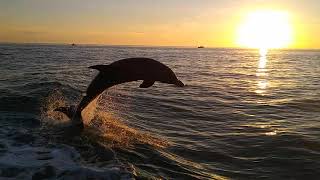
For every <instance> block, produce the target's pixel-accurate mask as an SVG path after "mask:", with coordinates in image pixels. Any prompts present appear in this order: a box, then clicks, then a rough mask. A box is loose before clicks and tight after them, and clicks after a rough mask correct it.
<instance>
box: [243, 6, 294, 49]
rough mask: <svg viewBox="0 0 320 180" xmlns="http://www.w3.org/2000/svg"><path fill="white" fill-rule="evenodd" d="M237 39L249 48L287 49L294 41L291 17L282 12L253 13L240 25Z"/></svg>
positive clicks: (265, 11)
mask: <svg viewBox="0 0 320 180" xmlns="http://www.w3.org/2000/svg"><path fill="white" fill-rule="evenodd" d="M237 38H238V43H239V44H240V45H241V46H245V47H249V48H259V49H264V50H267V49H269V48H284V47H287V46H288V45H289V44H290V43H291V41H292V29H291V26H290V23H289V16H288V14H287V13H285V12H281V11H270V10H264V11H255V12H252V13H250V14H248V16H247V17H246V19H245V20H244V22H243V23H242V24H241V25H240V27H239V29H238V37H237Z"/></svg>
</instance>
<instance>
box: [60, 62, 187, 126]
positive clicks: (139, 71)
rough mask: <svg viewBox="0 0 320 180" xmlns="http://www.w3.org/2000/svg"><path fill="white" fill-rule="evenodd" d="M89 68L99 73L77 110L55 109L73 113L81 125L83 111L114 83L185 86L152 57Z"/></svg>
mask: <svg viewBox="0 0 320 180" xmlns="http://www.w3.org/2000/svg"><path fill="white" fill-rule="evenodd" d="M89 68H91V69H96V70H98V71H99V74H98V75H97V76H96V77H95V78H94V79H93V80H92V82H91V83H90V84H89V86H88V88H87V91H86V96H84V97H83V98H82V100H81V102H80V103H79V105H78V106H77V108H76V110H74V108H70V107H69V108H63V107H62V108H61V107H60V109H59V108H57V109H55V111H60V112H63V113H65V114H66V115H67V116H68V117H71V115H72V114H73V116H72V118H70V119H72V121H73V122H76V124H77V125H78V126H81V127H83V122H82V118H81V111H82V110H83V109H84V108H85V107H86V106H87V105H88V104H89V103H90V102H92V101H93V100H94V99H95V98H97V97H98V96H99V95H100V94H101V93H103V91H105V90H106V89H108V88H110V87H112V86H114V85H117V84H122V83H126V82H131V81H137V80H143V82H142V84H140V86H139V87H140V88H148V87H151V86H152V85H153V84H154V83H155V81H159V82H162V83H167V84H174V85H176V86H178V87H183V86H184V84H183V83H182V82H181V81H180V80H178V78H177V77H176V75H175V74H174V72H173V71H172V70H171V69H170V68H169V67H168V66H166V65H164V64H162V63H160V62H158V61H156V60H153V59H150V58H127V59H122V60H119V61H115V62H113V63H111V64H109V65H95V66H90V67H89Z"/></svg>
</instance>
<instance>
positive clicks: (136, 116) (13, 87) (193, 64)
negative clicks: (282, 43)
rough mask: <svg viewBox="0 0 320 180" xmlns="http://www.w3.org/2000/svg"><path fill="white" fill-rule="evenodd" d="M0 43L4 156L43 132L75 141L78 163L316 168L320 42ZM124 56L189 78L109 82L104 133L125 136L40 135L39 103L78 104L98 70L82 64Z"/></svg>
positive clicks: (183, 169) (171, 173) (191, 172)
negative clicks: (250, 45) (291, 46)
mask: <svg viewBox="0 0 320 180" xmlns="http://www.w3.org/2000/svg"><path fill="white" fill-rule="evenodd" d="M0 52H1V53H2V54H1V55H0V82H1V83H0V94H1V96H0V98H1V99H0V118H1V121H0V123H1V124H0V132H1V137H2V140H3V142H2V144H1V147H2V146H3V148H2V149H3V150H2V151H1V153H0V156H1V154H2V156H5V154H8V153H10V152H11V151H13V150H12V148H10V147H16V146H26V145H28V146H31V147H34V146H37V148H39V147H42V146H43V147H48V144H49V145H50V143H51V145H52V144H54V147H57V146H59V145H62V144H64V145H66V146H68V147H72V148H74V149H75V151H77V152H78V153H79V154H80V159H81V160H78V161H76V162H77V163H78V164H80V166H82V167H83V166H85V167H95V168H98V169H99V168H100V169H104V168H107V167H109V166H110V164H121V165H122V166H125V167H130V168H131V169H130V168H129V169H130V170H129V171H130V172H132V173H133V174H135V175H134V177H138V178H139V177H140V178H151V177H154V178H169V179H172V178H173V179H212V178H216V179H224V178H226V179H317V178H318V177H319V176H320V140H319V139H320V138H319V137H320V51H316V50H270V51H269V52H268V54H267V55H260V54H259V51H257V50H245V49H208V48H205V49H192V48H155V47H121V46H118V47H111V46H75V47H73V46H68V45H17V44H15V45H13V44H12V45H10V44H2V45H0ZM128 57H148V58H154V59H156V60H158V61H160V62H162V63H164V64H166V65H168V66H169V67H170V68H172V69H173V71H174V72H175V73H176V74H177V76H178V78H179V79H181V80H182V81H183V82H184V83H185V84H186V86H185V87H184V88H177V87H174V86H171V85H167V84H161V83H156V84H155V85H154V86H152V87H150V88H148V89H139V88H138V86H139V84H140V83H141V82H133V83H128V84H124V85H120V86H118V87H114V88H112V89H111V90H110V91H108V92H106V93H105V96H103V97H101V98H100V111H104V112H105V113H109V114H111V115H110V118H111V117H112V118H111V119H112V123H115V122H117V121H119V122H122V123H123V124H121V123H120V124H121V125H117V123H116V125H114V124H111V125H106V126H105V127H106V128H105V129H104V130H105V131H106V134H107V133H108V132H109V133H111V132H114V134H113V135H116V136H110V135H109V136H106V139H105V142H114V141H116V140H117V138H118V139H119V138H120V141H125V144H126V145H123V144H121V143H119V144H118V145H114V144H113V145H110V144H109V145H108V143H106V144H107V145H106V146H99V145H97V144H99V142H101V141H103V140H101V137H100V138H94V137H92V136H90V135H82V137H81V138H80V139H78V140H74V139H73V140H61V139H59V138H50V137H49V138H48V135H46V133H45V132H43V131H42V129H43V124H42V123H41V122H43V119H51V121H52V120H54V119H55V117H58V115H56V116H52V114H54V113H53V112H52V111H51V112H49V111H50V109H49V108H44V106H46V107H48V106H56V105H57V104H59V103H61V102H62V101H63V102H64V101H66V102H67V103H68V104H76V103H77V102H78V101H79V99H80V98H81V96H82V94H83V92H85V90H86V87H87V85H88V84H89V83H90V81H91V80H92V79H93V77H94V76H95V74H96V73H97V72H95V71H94V70H90V69H88V68H87V67H88V66H91V65H96V64H109V63H111V62H113V61H116V60H120V59H122V58H128ZM55 103H56V104H55ZM48 104H49V105H48ZM43 111H46V113H43ZM48 114H49V115H50V114H51V116H50V117H46V116H49V115H48ZM106 124H108V122H106ZM108 127H109V129H108ZM51 128H54V127H51ZM96 128H97V127H96ZM100 129H101V128H100ZM10 132H11V133H13V134H14V135H10ZM122 132H125V133H122ZM8 133H9V134H8ZM117 134H118V135H119V137H117ZM137 134H138V135H137ZM146 134H148V135H146ZM17 136H18V137H17ZM20 136H21V137H20ZM133 137H134V138H133ZM139 138H141V139H144V140H143V141H142V140H141V141H139ZM102 139H103V138H102ZM7 141H8V142H7ZM9 141H10V143H11V144H10V143H9ZM148 141H150V142H151V143H150V142H148ZM159 141H160V144H161V143H163V144H166V145H164V146H162V145H160V146H157V144H159ZM48 142H50V143H48ZM154 142H155V143H154ZM8 143H9V144H10V145H8ZM96 143H97V144H96ZM83 144H85V147H84V145H83ZM154 144H156V145H154ZM82 145H83V147H82ZM52 146H53V145H52ZM97 149H98V150H97ZM104 155H105V156H108V157H107V158H106V157H105V156H104ZM0 162H1V158H0ZM2 164H5V163H3V161H2V163H0V167H2V168H3V167H4V165H2ZM2 176H4V175H3V173H2ZM4 177H6V176H4ZM13 177H14V176H13ZM17 177H18V176H17ZM57 177H58V175H57Z"/></svg>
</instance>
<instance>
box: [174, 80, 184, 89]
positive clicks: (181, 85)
mask: <svg viewBox="0 0 320 180" xmlns="http://www.w3.org/2000/svg"><path fill="white" fill-rule="evenodd" d="M175 85H176V86H179V87H183V86H184V84H183V82H181V81H179V80H178V81H177V82H176V83H175Z"/></svg>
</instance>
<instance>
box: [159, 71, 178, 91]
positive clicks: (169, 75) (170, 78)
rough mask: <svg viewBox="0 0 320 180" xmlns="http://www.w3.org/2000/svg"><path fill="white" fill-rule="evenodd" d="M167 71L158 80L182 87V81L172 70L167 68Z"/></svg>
mask: <svg viewBox="0 0 320 180" xmlns="http://www.w3.org/2000/svg"><path fill="white" fill-rule="evenodd" d="M166 71H167V72H166V73H165V75H163V76H162V77H161V78H162V79H161V80H160V82H163V83H168V84H174V85H176V86H178V87H183V86H184V84H183V82H182V81H180V80H179V79H178V78H177V76H176V75H175V74H174V72H173V71H172V70H171V69H167V70H166Z"/></svg>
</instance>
